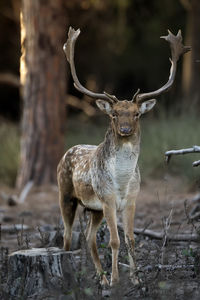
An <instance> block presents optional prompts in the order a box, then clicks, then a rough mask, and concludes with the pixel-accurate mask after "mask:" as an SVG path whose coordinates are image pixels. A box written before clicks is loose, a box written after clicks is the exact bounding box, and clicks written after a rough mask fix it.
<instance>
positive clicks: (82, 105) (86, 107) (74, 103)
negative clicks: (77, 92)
mask: <svg viewBox="0 0 200 300" xmlns="http://www.w3.org/2000/svg"><path fill="white" fill-rule="evenodd" d="M66 103H67V105H70V106H71V107H74V108H78V109H80V110H82V111H83V112H84V113H85V114H86V115H88V116H89V117H92V116H94V115H96V110H95V108H94V107H93V106H92V105H91V104H90V103H89V102H86V101H81V100H80V99H79V98H77V97H75V96H72V95H67V97H66Z"/></svg>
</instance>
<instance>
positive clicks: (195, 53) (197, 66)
mask: <svg viewBox="0 0 200 300" xmlns="http://www.w3.org/2000/svg"><path fill="white" fill-rule="evenodd" d="M191 3H192V9H191V19H192V30H191V36H192V45H191V46H192V59H191V85H190V95H191V96H192V100H193V102H194V103H195V104H196V103H199V101H200V86H199V83H200V35H199V29H200V1H199V0H192V1H191ZM198 106H199V104H198Z"/></svg>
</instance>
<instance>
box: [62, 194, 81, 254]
mask: <svg viewBox="0 0 200 300" xmlns="http://www.w3.org/2000/svg"><path fill="white" fill-rule="evenodd" d="M59 201H60V209H61V214H62V218H63V223H64V236H63V240H64V249H65V250H66V251H69V250H70V245H71V238H72V226H73V223H74V217H75V214H76V209H77V204H78V200H77V199H76V198H74V197H72V196H70V195H68V194H64V193H62V192H61V191H60V195H59Z"/></svg>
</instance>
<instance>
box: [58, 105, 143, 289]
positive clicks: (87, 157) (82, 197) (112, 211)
mask: <svg viewBox="0 0 200 300" xmlns="http://www.w3.org/2000/svg"><path fill="white" fill-rule="evenodd" d="M97 105H98V106H99V108H100V109H101V110H102V111H104V112H105V113H107V114H108V115H109V116H110V118H111V123H110V126H109V128H108V131H107V133H106V136H105V140H104V141H103V142H102V143H101V144H100V145H99V146H90V145H78V146H74V147H72V148H71V149H69V150H68V151H67V152H66V153H65V155H64V156H63V158H62V159H61V161H60V163H59V165H58V185H59V201H60V208H61V213H62V217H63V222H64V248H65V250H69V249H70V242H71V234H72V225H73V221H74V216H75V212H76V208H77V204H78V203H81V204H82V205H83V206H85V207H86V208H88V209H90V210H91V221H90V225H89V228H88V230H87V241H88V245H89V248H90V250H91V255H92V258H93V261H94V264H95V267H96V269H97V272H98V274H99V275H101V277H102V283H103V284H107V283H108V281H107V279H106V277H105V275H103V269H102V266H101V263H100V260H99V256H98V252H97V246H96V232H97V229H98V226H99V225H100V223H101V220H102V218H103V217H104V218H105V219H106V222H107V225H108V229H109V232H110V243H109V244H110V247H111V249H112V275H111V284H114V283H116V282H118V280H119V275H118V250H119V246H120V241H119V235H118V230H117V211H121V212H122V217H123V226H124V234H125V241H126V243H127V245H128V249H129V258H130V275H131V277H132V278H134V265H135V264H134V261H133V253H134V235H133V221H134V214H135V200H136V197H137V194H138V192H139V188H140V174H139V169H138V166H137V160H138V156H139V151H140V127H139V116H140V114H141V107H140V106H139V105H138V104H136V103H133V102H128V101H126V100H124V101H121V102H117V103H113V104H108V103H106V102H105V101H103V100H98V103H97ZM124 128H125V129H124ZM124 130H125V132H124ZM127 132H128V133H127Z"/></svg>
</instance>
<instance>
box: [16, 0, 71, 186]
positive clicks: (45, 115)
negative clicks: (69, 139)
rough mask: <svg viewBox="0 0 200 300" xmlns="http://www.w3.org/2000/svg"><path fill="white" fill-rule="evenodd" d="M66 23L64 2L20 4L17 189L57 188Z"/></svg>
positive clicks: (26, 0) (26, 1) (61, 144)
mask: <svg viewBox="0 0 200 300" xmlns="http://www.w3.org/2000/svg"><path fill="white" fill-rule="evenodd" d="M66 29H67V28H66V17H65V10H64V3H63V0H57V1H54V0H49V1H46V0H34V1H32V0H22V11H21V49H22V55H21V62H20V79H21V84H22V86H23V90H22V96H23V106H24V107H23V119H22V137H21V164H20V168H19V172H18V178H17V187H18V188H19V189H21V188H23V187H24V185H26V183H27V182H29V181H33V182H34V184H36V185H39V184H46V183H55V182H56V166H57V163H58V161H59V159H60V158H61V156H62V153H63V148H64V123H65V92H66V84H65V83H66V78H65V66H66V64H65V57H64V54H63V50H62V47H63V44H64V42H65V39H66Z"/></svg>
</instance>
